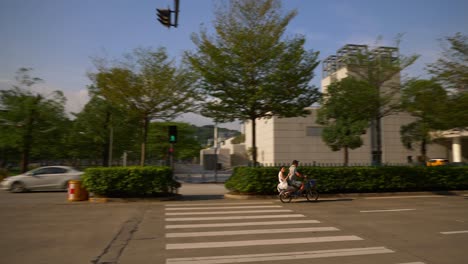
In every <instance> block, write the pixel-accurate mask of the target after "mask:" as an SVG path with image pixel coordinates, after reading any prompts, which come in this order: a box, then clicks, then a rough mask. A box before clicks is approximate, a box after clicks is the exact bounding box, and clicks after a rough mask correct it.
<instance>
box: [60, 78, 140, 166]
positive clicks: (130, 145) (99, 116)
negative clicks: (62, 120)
mask: <svg viewBox="0 0 468 264" xmlns="http://www.w3.org/2000/svg"><path fill="white" fill-rule="evenodd" d="M89 89H90V90H92V89H93V88H92V87H90V88H89ZM91 94H92V93H91ZM75 116H76V119H75V120H74V121H73V130H72V131H71V132H70V134H69V137H68V141H69V143H68V144H69V146H70V148H69V150H68V151H69V153H68V154H69V155H70V156H71V157H72V158H74V159H91V160H95V159H98V158H100V159H101V160H102V163H101V164H102V165H103V166H107V165H108V157H109V142H110V135H111V129H112V141H113V146H112V149H113V153H112V154H113V155H112V156H113V157H116V158H119V157H120V156H121V155H122V153H123V151H130V150H134V151H135V150H138V148H137V145H136V144H137V142H139V140H138V139H139V138H138V137H139V133H138V132H139V130H138V129H135V127H137V126H138V125H139V122H138V119H137V117H135V116H134V115H132V113H129V112H128V111H124V110H123V109H121V108H118V107H116V106H113V105H112V104H110V102H109V101H108V100H106V99H104V98H102V97H99V96H96V95H93V96H92V97H91V100H90V101H89V102H88V103H87V104H86V105H85V107H84V108H83V110H82V111H81V112H80V113H78V114H75Z"/></svg>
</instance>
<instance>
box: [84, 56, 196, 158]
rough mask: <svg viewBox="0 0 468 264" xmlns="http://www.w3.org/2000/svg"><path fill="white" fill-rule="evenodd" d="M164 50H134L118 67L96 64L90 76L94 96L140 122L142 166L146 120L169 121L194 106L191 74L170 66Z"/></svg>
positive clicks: (147, 125) (146, 134) (146, 130)
mask: <svg viewBox="0 0 468 264" xmlns="http://www.w3.org/2000/svg"><path fill="white" fill-rule="evenodd" d="M174 64H175V63H174V61H173V60H169V59H168V56H167V53H166V50H165V49H164V48H159V49H157V50H156V51H153V50H151V49H142V48H140V49H135V50H134V51H133V53H132V54H128V55H127V56H126V61H125V62H124V63H122V64H121V65H119V66H115V67H110V68H107V67H103V66H100V65H98V73H96V74H92V75H91V77H92V79H93V80H94V82H95V85H96V88H97V93H98V94H100V95H102V96H104V97H105V98H106V99H107V100H109V102H110V103H112V104H114V105H117V106H119V107H122V108H124V109H127V110H128V111H131V112H133V113H135V114H136V115H138V116H139V118H140V120H141V131H142V136H141V158H140V164H141V166H144V164H145V159H146V155H145V153H146V142H147V137H148V129H149V124H150V121H151V120H153V119H160V120H171V119H174V118H175V117H176V116H178V115H179V114H182V113H185V112H189V111H191V110H193V109H194V108H195V107H196V104H195V99H194V98H196V97H197V96H196V94H195V91H194V89H193V83H194V78H193V75H192V74H191V73H190V72H189V71H187V70H186V69H184V68H182V67H179V68H177V67H176V66H175V65H174Z"/></svg>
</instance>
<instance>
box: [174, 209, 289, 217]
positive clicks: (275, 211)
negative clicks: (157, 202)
mask: <svg viewBox="0 0 468 264" xmlns="http://www.w3.org/2000/svg"><path fill="white" fill-rule="evenodd" d="M288 212H292V210H289V209H276V210H253V211H252V210H251V211H249V210H244V211H214V212H184V213H166V215H167V216H171V215H217V214H260V213H288Z"/></svg>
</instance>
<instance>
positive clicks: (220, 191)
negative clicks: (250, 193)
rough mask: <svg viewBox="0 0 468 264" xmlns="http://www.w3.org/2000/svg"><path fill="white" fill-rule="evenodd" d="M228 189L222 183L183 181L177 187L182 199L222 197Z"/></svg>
mask: <svg viewBox="0 0 468 264" xmlns="http://www.w3.org/2000/svg"><path fill="white" fill-rule="evenodd" d="M226 193H228V190H226V188H224V183H187V182H183V183H182V187H180V189H179V194H181V195H182V200H213V199H224V195H225V194H226Z"/></svg>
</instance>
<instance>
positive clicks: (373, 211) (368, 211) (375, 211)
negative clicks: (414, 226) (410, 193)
mask: <svg viewBox="0 0 468 264" xmlns="http://www.w3.org/2000/svg"><path fill="white" fill-rule="evenodd" d="M414 210H416V209H388V210H367V211H359V212H361V213H383V212H403V211H414Z"/></svg>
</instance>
